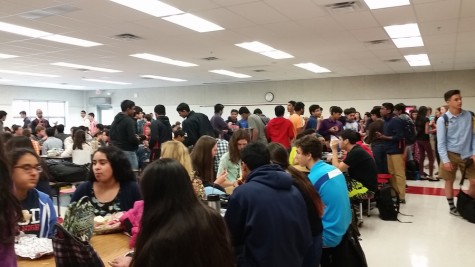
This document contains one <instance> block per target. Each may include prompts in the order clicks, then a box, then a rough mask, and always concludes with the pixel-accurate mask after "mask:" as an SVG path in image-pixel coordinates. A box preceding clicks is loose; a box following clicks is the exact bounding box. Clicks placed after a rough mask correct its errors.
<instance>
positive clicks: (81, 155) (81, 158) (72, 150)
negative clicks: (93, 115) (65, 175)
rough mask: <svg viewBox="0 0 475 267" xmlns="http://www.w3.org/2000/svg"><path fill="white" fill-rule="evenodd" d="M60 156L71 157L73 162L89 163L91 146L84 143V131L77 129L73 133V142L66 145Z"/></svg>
mask: <svg viewBox="0 0 475 267" xmlns="http://www.w3.org/2000/svg"><path fill="white" fill-rule="evenodd" d="M64 148H65V150H64V151H63V153H61V157H63V158H67V157H72V159H73V163H74V164H77V165H84V164H89V163H91V155H92V153H93V150H92V147H91V146H90V145H89V144H88V143H86V132H84V131H83V130H77V131H76V133H75V134H74V138H73V144H72V145H70V144H68V145H66V146H65V147H64Z"/></svg>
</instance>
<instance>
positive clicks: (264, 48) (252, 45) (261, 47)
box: [235, 41, 276, 53]
mask: <svg viewBox="0 0 475 267" xmlns="http://www.w3.org/2000/svg"><path fill="white" fill-rule="evenodd" d="M235 45H236V46H239V47H242V48H244V49H247V50H250V51H252V52H256V53H263V52H268V51H274V50H276V49H275V48H273V47H271V46H268V45H266V44H263V43H261V42H257V41H254V42H244V43H240V44H235Z"/></svg>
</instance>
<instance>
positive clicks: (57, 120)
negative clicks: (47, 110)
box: [48, 117, 64, 127]
mask: <svg viewBox="0 0 475 267" xmlns="http://www.w3.org/2000/svg"><path fill="white" fill-rule="evenodd" d="M48 121H49V125H51V127H53V126H55V125H59V124H63V125H64V117H48Z"/></svg>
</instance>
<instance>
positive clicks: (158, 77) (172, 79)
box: [140, 75, 186, 82]
mask: <svg viewBox="0 0 475 267" xmlns="http://www.w3.org/2000/svg"><path fill="white" fill-rule="evenodd" d="M140 77H142V78H150V79H158V80H165V81H171V82H186V80H182V79H178V78H169V77H164V76H156V75H141V76H140Z"/></svg>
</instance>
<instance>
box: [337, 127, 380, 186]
mask: <svg viewBox="0 0 475 267" xmlns="http://www.w3.org/2000/svg"><path fill="white" fill-rule="evenodd" d="M359 140H360V134H359V133H358V132H355V131H353V130H349V129H347V130H343V131H342V132H341V134H340V140H335V141H332V142H331V148H332V165H333V166H335V167H337V168H338V169H340V171H342V172H346V171H348V174H349V175H350V177H351V178H352V179H354V180H356V181H358V182H360V183H362V184H363V186H365V187H366V188H368V189H369V190H371V191H373V192H376V191H377V190H378V177H377V176H378V171H377V170H376V163H375V162H374V159H373V157H372V156H371V155H370V154H369V153H368V152H366V151H365V150H364V149H363V148H362V147H361V146H360V145H358V144H356V142H358V141H359ZM338 146H340V148H341V149H342V150H344V151H346V152H347V154H346V158H345V159H343V161H342V162H339V160H338V156H337V154H338Z"/></svg>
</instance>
